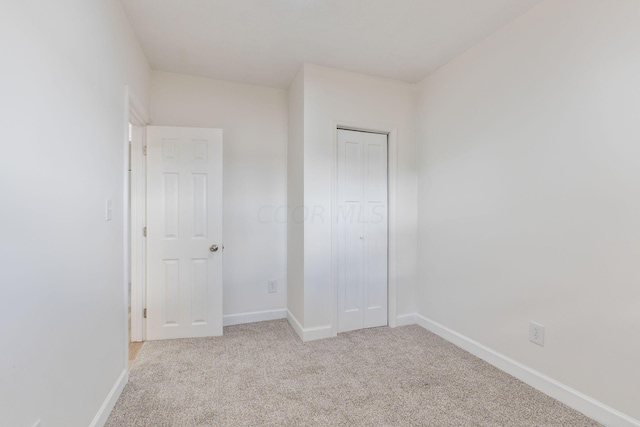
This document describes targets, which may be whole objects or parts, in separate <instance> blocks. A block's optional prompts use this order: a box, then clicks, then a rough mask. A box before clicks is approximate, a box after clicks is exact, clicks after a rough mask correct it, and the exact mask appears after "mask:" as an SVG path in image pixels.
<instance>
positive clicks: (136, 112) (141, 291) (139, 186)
mask: <svg viewBox="0 0 640 427" xmlns="http://www.w3.org/2000/svg"><path fill="white" fill-rule="evenodd" d="M125 92H126V104H127V129H128V127H129V123H131V124H132V125H133V129H132V140H131V186H129V180H128V176H129V174H128V172H127V171H125V172H126V175H127V179H126V182H125V186H126V188H125V199H126V200H125V202H126V203H125V226H126V227H130V229H131V241H130V242H127V248H128V247H129V244H130V247H131V253H130V254H126V257H127V258H126V262H127V263H128V268H129V266H130V268H131V337H129V328H128V318H127V343H126V345H125V347H126V348H127V361H128V358H129V356H128V348H129V341H133V342H139V341H144V339H145V328H144V306H145V294H146V292H145V291H146V288H145V286H146V265H145V259H146V242H145V238H144V236H143V228H144V227H145V226H146V198H147V195H146V184H147V183H146V166H147V164H146V157H145V155H144V152H143V150H144V147H145V146H146V131H145V129H146V126H147V124H148V123H149V116H148V115H147V112H146V110H145V108H144V107H143V106H142V104H141V103H140V101H139V100H138V98H137V97H136V96H135V94H134V93H133V92H131V90H130V89H129V88H128V87H126V89H125ZM127 150H128V138H127ZM127 156H128V152H127ZM129 188H130V189H131V190H130V191H131V217H130V218H129V209H128V203H129ZM125 236H127V230H125ZM125 274H126V273H125ZM125 287H126V288H128V283H127V284H126V285H125ZM127 297H128V289H127ZM127 308H128V307H127ZM127 311H128V310H127ZM127 363H128V362H127Z"/></svg>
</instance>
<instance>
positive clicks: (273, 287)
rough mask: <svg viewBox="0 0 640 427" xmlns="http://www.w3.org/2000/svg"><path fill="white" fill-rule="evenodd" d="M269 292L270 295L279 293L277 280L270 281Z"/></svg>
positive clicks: (268, 283) (268, 284)
mask: <svg viewBox="0 0 640 427" xmlns="http://www.w3.org/2000/svg"><path fill="white" fill-rule="evenodd" d="M267 290H268V291H269V293H270V294H273V293H276V292H278V281H277V280H269V281H268V282H267Z"/></svg>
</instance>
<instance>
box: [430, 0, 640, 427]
mask: <svg viewBox="0 0 640 427" xmlns="http://www.w3.org/2000/svg"><path fill="white" fill-rule="evenodd" d="M638 22H640V2H638V1H637V0H547V1H545V2H543V3H542V4H541V5H539V6H538V7H536V8H535V9H533V10H532V11H531V12H529V13H527V14H526V15H524V16H523V17H521V18H520V19H518V20H516V21H515V22H513V23H512V24H510V25H508V26H507V27H506V28H504V29H503V30H501V31H500V32H498V33H496V34H494V35H493V36H491V37H490V38H488V39H487V40H485V41H484V42H483V43H481V44H480V45H478V46H476V47H475V48H473V49H472V50H470V51H468V52H467V53H465V54H464V55H462V56H461V57H459V58H458V59H456V60H454V61H453V62H451V63H449V64H448V65H446V66H445V67H443V68H441V69H440V70H438V71H437V72H435V73H434V74H433V75H432V76H430V77H429V78H428V79H427V80H426V81H425V82H423V83H422V86H423V88H424V90H423V91H422V95H421V108H420V122H421V135H420V138H421V141H420V145H419V164H420V176H419V196H418V199H419V232H420V246H419V265H420V270H419V286H418V296H419V298H418V300H419V310H420V313H421V314H422V315H423V316H425V317H427V318H430V319H432V320H434V321H436V322H439V323H441V324H442V325H444V326H446V327H448V328H451V329H453V330H454V331H456V332H458V333H461V334H463V335H466V336H467V337H469V338H471V339H473V340H476V341H478V342H480V343H481V344H483V345H485V346H488V347H490V348H492V349H494V350H496V351H498V352H500V353H502V354H504V355H506V356H508V357H510V358H512V359H515V360H516V361H518V362H520V363H522V364H524V365H526V366H528V367H531V368H533V369H535V370H537V371H539V372H541V373H543V374H545V375H547V376H549V377H551V378H553V379H555V380H558V381H560V382H561V383H564V384H565V385H568V386H570V387H572V388H574V389H577V390H578V391H580V392H582V393H584V394H586V395H588V396H591V397H593V398H595V399H597V400H599V401H601V402H603V403H605V404H606V405H609V406H611V407H613V408H615V409H617V410H619V411H622V412H624V413H626V414H628V415H630V416H632V417H635V418H636V419H640V404H639V402H640V362H639V361H640V305H639V302H640V286H639V285H638V284H639V283H640V262H639V260H640V162H639V159H640V26H639V25H638ZM529 320H534V321H537V322H540V323H542V324H544V325H545V327H546V336H545V346H544V347H539V346H536V345H535V344H532V343H530V342H529V341H528V322H529Z"/></svg>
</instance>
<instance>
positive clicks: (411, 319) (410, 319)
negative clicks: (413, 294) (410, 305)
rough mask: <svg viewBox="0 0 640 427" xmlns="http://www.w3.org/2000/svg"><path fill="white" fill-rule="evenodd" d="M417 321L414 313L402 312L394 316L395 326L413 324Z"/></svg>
mask: <svg viewBox="0 0 640 427" xmlns="http://www.w3.org/2000/svg"><path fill="white" fill-rule="evenodd" d="M416 323H417V319H416V314H415V313H411V314H402V315H400V316H398V317H396V326H408V325H415V324H416Z"/></svg>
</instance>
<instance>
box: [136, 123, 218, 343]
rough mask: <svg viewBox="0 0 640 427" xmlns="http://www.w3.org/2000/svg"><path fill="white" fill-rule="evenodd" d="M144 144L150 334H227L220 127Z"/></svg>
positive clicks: (152, 132) (170, 131)
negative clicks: (225, 322)
mask: <svg viewBox="0 0 640 427" xmlns="http://www.w3.org/2000/svg"><path fill="white" fill-rule="evenodd" d="M147 144H148V145H147V166H148V167H147V171H148V172H147V324H146V325H147V339H148V340H159V339H169V338H189V337H204V336H216V335H222V130H220V129H200V128H176V127H161V126H149V127H148V128H147Z"/></svg>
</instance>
